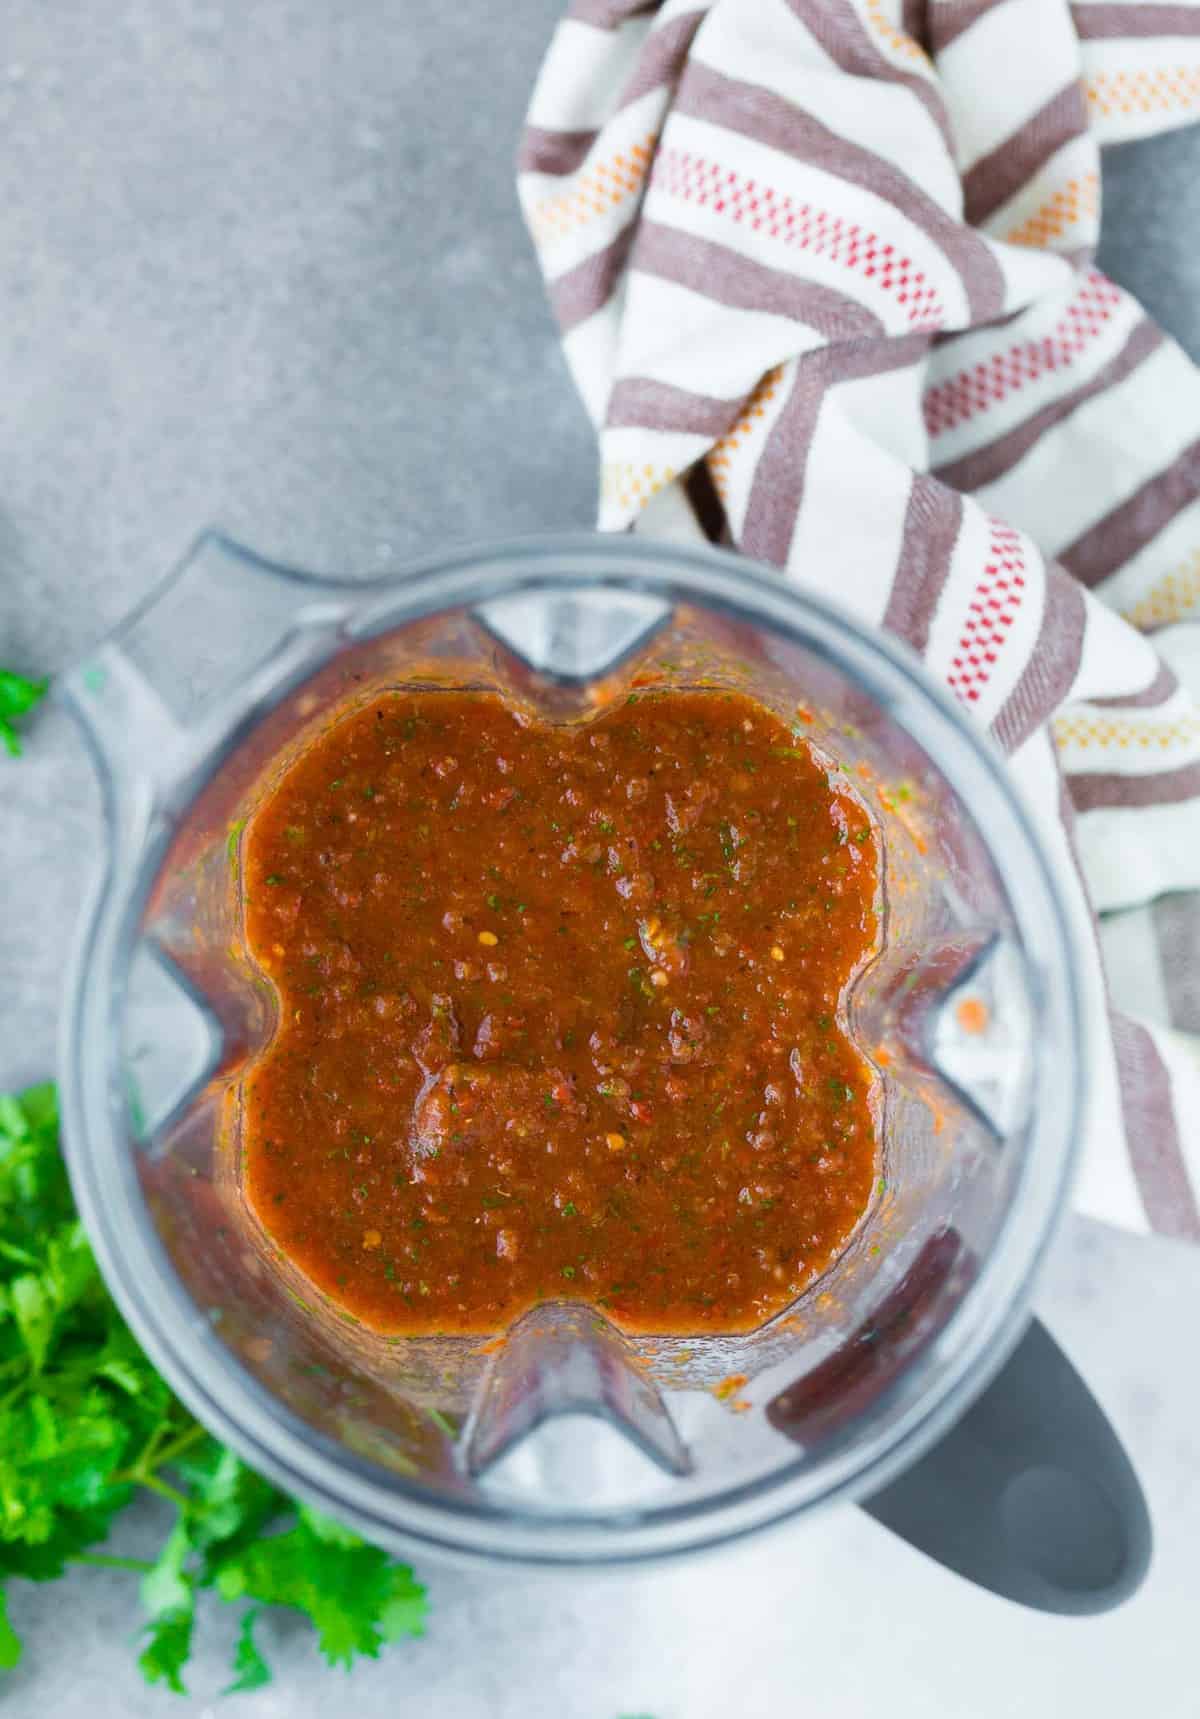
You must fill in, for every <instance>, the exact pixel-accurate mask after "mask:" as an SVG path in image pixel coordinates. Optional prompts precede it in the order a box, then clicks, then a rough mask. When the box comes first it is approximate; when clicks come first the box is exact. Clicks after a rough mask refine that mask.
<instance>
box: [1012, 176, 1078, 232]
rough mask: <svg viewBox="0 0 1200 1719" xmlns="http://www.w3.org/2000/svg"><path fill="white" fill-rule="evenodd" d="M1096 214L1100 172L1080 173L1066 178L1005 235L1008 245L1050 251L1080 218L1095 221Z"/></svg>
mask: <svg viewBox="0 0 1200 1719" xmlns="http://www.w3.org/2000/svg"><path fill="white" fill-rule="evenodd" d="M1099 213H1100V175H1099V174H1098V173H1083V174H1080V176H1079V177H1078V178H1077V179H1068V181H1067V183H1066V184H1065V185H1064V186H1062V188H1061V189H1060V190H1058V191H1056V192H1055V193H1054V195H1053V197H1050V198H1048V199H1047V201H1046V202H1045V203H1043V204H1042V206H1041V208H1040V209H1038V210H1037V211H1036V212H1035V213H1034V214H1032V215H1030V216H1029V217H1028V219H1026V220H1024V221H1022V222H1021V224H1020V226H1019V227H1014V228H1013V230H1012V232H1011V233H1006V234H1005V235H1004V237H1005V239H1006V240H1007V242H1008V243H1009V244H1010V245H1027V246H1029V247H1031V248H1032V249H1035V250H1053V249H1054V245H1055V243H1056V241H1057V240H1059V239H1065V238H1066V237H1067V236H1068V234H1070V232H1071V229H1072V228H1073V227H1076V226H1078V224H1079V222H1080V221H1084V220H1087V221H1094V220H1095V219H1096V217H1097V216H1098V215H1099Z"/></svg>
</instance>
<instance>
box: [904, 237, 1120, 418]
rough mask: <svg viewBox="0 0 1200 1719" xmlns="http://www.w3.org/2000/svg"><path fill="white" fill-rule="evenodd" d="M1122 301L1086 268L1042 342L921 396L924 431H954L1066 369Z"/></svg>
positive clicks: (978, 366)
mask: <svg viewBox="0 0 1200 1719" xmlns="http://www.w3.org/2000/svg"><path fill="white" fill-rule="evenodd" d="M1120 302H1121V293H1120V290H1119V288H1117V287H1115V286H1113V284H1112V282H1111V281H1106V280H1105V278H1104V276H1103V275H1102V274H1098V273H1097V271H1096V270H1095V269H1090V270H1089V271H1088V272H1087V274H1085V275H1084V277H1083V282H1082V285H1081V286H1080V289H1079V291H1078V292H1077V293H1076V295H1075V297H1074V298H1073V299H1072V300H1071V302H1070V304H1069V305H1068V306H1067V308H1066V310H1065V312H1064V313H1063V315H1062V317H1061V318H1060V320H1059V321H1058V322H1057V323H1056V324H1055V326H1054V328H1053V329H1052V330H1051V331H1050V333H1049V334H1047V335H1046V336H1045V337H1044V338H1043V339H1041V340H1026V341H1022V342H1020V344H1018V345H1016V346H1010V347H1009V349H1008V351H1007V352H997V353H995V354H994V355H993V356H992V357H991V358H988V359H984V360H981V361H980V362H979V363H978V364H974V365H972V366H971V368H970V369H969V370H960V371H959V373H958V375H957V376H948V377H947V378H946V380H945V381H944V382H939V383H937V384H936V385H935V386H934V387H932V388H931V389H930V390H929V392H928V393H927V394H926V396H925V400H924V411H925V428H926V429H927V430H928V431H929V434H930V435H931V436H944V435H945V434H946V432H947V431H948V430H956V429H957V428H958V426H959V425H960V424H964V423H966V421H967V419H968V418H973V417H975V416H976V414H977V413H979V412H986V411H987V409H988V407H989V406H995V405H997V404H998V403H999V402H1000V401H1001V400H1006V399H1007V398H1008V396H1009V395H1010V394H1013V393H1015V392H1016V391H1017V390H1018V389H1020V388H1024V387H1025V385H1026V384H1027V383H1029V382H1036V381H1037V380H1038V379H1039V378H1040V377H1042V376H1045V375H1046V374H1047V372H1049V371H1055V370H1065V369H1066V368H1067V367H1068V366H1069V365H1071V364H1073V363H1074V362H1075V360H1076V359H1077V358H1078V357H1079V355H1080V353H1082V352H1086V350H1087V348H1088V347H1089V346H1090V345H1091V343H1092V341H1093V340H1095V339H1096V337H1097V335H1098V334H1100V333H1101V332H1102V330H1103V329H1104V327H1105V324H1106V323H1108V322H1109V321H1111V319H1112V315H1113V312H1114V311H1115V310H1116V308H1117V306H1118V305H1119V304H1120Z"/></svg>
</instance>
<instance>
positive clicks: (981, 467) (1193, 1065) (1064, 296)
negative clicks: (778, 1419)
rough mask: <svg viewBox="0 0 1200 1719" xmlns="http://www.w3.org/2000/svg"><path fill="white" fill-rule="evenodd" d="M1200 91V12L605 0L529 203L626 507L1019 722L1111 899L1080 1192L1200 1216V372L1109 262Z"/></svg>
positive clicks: (1062, 833) (970, 2) (585, 16)
mask: <svg viewBox="0 0 1200 1719" xmlns="http://www.w3.org/2000/svg"><path fill="white" fill-rule="evenodd" d="M1193 117H1200V0H1171V3H1159V0H1086V3H1082V4H1079V5H1076V6H1073V7H1072V6H1068V4H1067V3H1066V0H574V4H572V6H571V7H570V11H569V14H568V16H567V18H566V20H565V21H564V22H563V23H562V24H561V25H560V26H559V29H558V31H557V33H556V35H555V36H554V39H553V41H552V43H551V46H550V49H549V53H548V55H547V58H546V62H545V64H544V66H543V69H542V72H541V75H540V78H539V80H538V84H537V88H536V90H535V93H534V96H533V101H532V106H531V110H530V113H529V120H528V126H527V130H526V133H525V138H524V142H523V145H522V149H521V158H520V194H521V201H522V206H523V209H524V211H525V215H526V218H527V220H528V224H529V227H530V230H531V232H532V234H533V238H534V242H535V244H536V246H537V249H538V253H539V257H540V260H541V264H542V268H543V272H544V274H545V277H546V280H547V283H548V288H549V293H550V297H551V300H552V303H553V306H554V309H555V312H556V314H557V316H558V319H559V322H560V324H561V327H562V331H563V344H564V348H565V351H566V355H567V358H568V360H569V362H570V365H571V369H572V371H573V373H574V375H575V379H576V381H577V383H578V386H579V388H580V391H581V393H582V395H583V398H584V401H585V403H586V406H587V408H588V411H589V412H590V414H591V416H592V419H593V421H594V423H595V425H596V428H597V431H598V434H599V438H600V447H601V454H602V478H601V492H602V499H601V504H600V525H601V527H602V528H605V529H609V530H622V529H627V528H629V527H636V528H637V529H644V530H648V531H651V532H659V533H663V534H668V535H669V534H678V533H681V532H682V533H688V532H690V533H692V534H695V533H696V532H698V531H699V530H700V529H701V525H700V522H703V528H704V530H705V531H706V532H707V534H708V535H709V536H715V537H719V538H720V539H721V540H723V541H725V542H727V543H731V544H733V545H734V546H736V547H737V548H739V549H741V550H744V551H745V552H746V554H748V555H752V556H755V557H757V558H758V559H760V560H764V561H769V562H774V563H775V564H776V565H777V566H779V567H780V568H781V569H783V570H784V571H785V572H786V573H787V575H788V576H789V577H791V578H794V579H795V580H796V582H797V583H798V584H801V585H809V586H811V587H812V588H814V589H819V590H824V591H827V592H829V593H830V594H831V595H832V596H834V597H836V598H837V599H838V600H839V601H841V602H842V603H844V604H848V605H849V606H851V607H852V608H853V609H854V610H855V611H856V612H857V613H858V615H859V616H860V617H862V618H865V619H866V620H868V621H869V622H871V623H873V624H875V625H879V626H882V627H886V628H889V629H891V630H892V631H894V632H896V633H898V634H900V635H901V636H903V637H904V638H905V639H907V640H908V642H909V643H910V644H911V645H912V646H913V647H914V648H915V649H916V650H917V651H918V652H919V653H920V654H921V655H922V656H923V657H924V659H925V662H926V664H927V665H928V667H929V668H930V669H931V670H932V672H933V673H934V674H935V675H936V676H938V677H939V678H940V679H942V680H943V681H945V682H946V683H948V684H949V686H950V687H951V688H952V689H953V691H954V692H955V694H956V695H957V696H958V698H959V699H961V700H962V702H963V703H964V705H965V706H966V707H967V708H968V709H969V710H970V711H971V712H972V714H973V715H974V716H975V717H976V718H977V720H978V721H980V722H981V723H983V724H985V725H986V726H987V727H988V728H989V729H990V731H991V733H992V734H993V735H994V737H995V738H996V740H997V741H998V742H999V743H1000V745H1001V746H1002V747H1004V749H1005V750H1006V751H1007V753H1008V754H1009V757H1010V763H1011V768H1012V770H1013V772H1014V774H1015V775H1016V776H1017V777H1018V778H1019V780H1020V782H1021V784H1022V785H1023V787H1024V788H1025V790H1026V794H1027V796H1028V798H1029V800H1030V802H1031V804H1032V805H1033V808H1034V811H1035V815H1036V816H1038V817H1039V819H1040V821H1041V826H1042V829H1043V832H1044V835H1045V837H1046V840H1047V843H1048V845H1049V847H1050V850H1051V852H1052V854H1053V855H1054V856H1055V859H1056V863H1057V864H1058V866H1059V869H1060V873H1061V876H1062V879H1063V883H1064V889H1065V891H1066V892H1067V893H1068V895H1069V899H1070V904H1071V911H1072V912H1074V913H1077V914H1078V915H1080V916H1086V918H1087V921H1088V924H1089V927H1092V926H1095V925H1096V920H1095V918H1094V914H1097V913H1098V914H1101V915H1103V916H1104V917H1103V918H1102V919H1101V920H1100V921H1099V930H1098V937H1097V936H1093V935H1092V934H1091V931H1090V930H1089V935H1088V939H1087V944H1088V948H1089V953H1090V959H1091V961H1092V970H1091V972H1090V974H1089V980H1090V985H1089V999H1090V1001H1089V1006H1090V1008H1091V1010H1092V1013H1093V1016H1094V1021H1093V1024H1094V1026H1095V1028H1096V1031H1095V1034H1094V1037H1095V1040H1096V1043H1097V1045H1098V1046H1099V1054H1098V1058H1097V1064H1096V1068H1095V1072H1094V1076H1093V1093H1092V1097H1093V1104H1092V1120H1091V1122H1090V1124H1089V1132H1088V1139H1087V1141H1086V1142H1085V1151H1084V1164H1083V1170H1082V1174H1081V1178H1080V1183H1079V1187H1078V1199H1079V1203H1080V1204H1081V1206H1082V1207H1083V1208H1084V1209H1086V1210H1088V1211H1089V1212H1091V1213H1093V1214H1094V1215H1097V1216H1101V1217H1105V1218H1109V1219H1112V1220H1114V1221H1116V1222H1119V1223H1125V1224H1128V1225H1131V1226H1135V1227H1140V1228H1146V1227H1149V1228H1153V1229H1155V1230H1158V1231H1160V1232H1162V1233H1164V1234H1167V1235H1174V1236H1187V1237H1191V1238H1194V1239H1200V1197H1198V1190H1200V1036H1196V1035H1200V896H1193V895H1190V894H1185V893H1183V892H1185V891H1193V890H1196V889H1197V888H1200V714H1198V709H1197V706H1198V704H1200V373H1198V372H1197V371H1196V370H1195V369H1194V368H1193V366H1192V365H1191V363H1190V362H1189V361H1188V359H1187V358H1186V357H1185V356H1184V354H1183V353H1182V352H1181V351H1180V349H1179V348H1178V347H1177V346H1176V345H1175V344H1174V343H1173V342H1172V341H1171V340H1169V339H1167V338H1166V337H1165V336H1164V335H1163V334H1162V333H1161V332H1160V331H1159V330H1158V329H1157V328H1156V327H1155V326H1154V325H1153V324H1152V323H1151V322H1150V321H1149V320H1148V319H1147V318H1146V316H1145V315H1144V314H1143V313H1142V311H1141V309H1140V308H1139V306H1138V305H1137V304H1136V303H1135V302H1134V300H1133V299H1132V298H1130V297H1129V295H1128V294H1127V293H1125V292H1123V291H1122V290H1121V289H1120V288H1119V287H1117V286H1114V285H1113V283H1112V282H1111V281H1109V280H1107V279H1106V278H1105V277H1104V276H1103V275H1102V274H1101V273H1100V272H1099V271H1098V270H1097V269H1096V268H1094V267H1093V265H1092V262H1091V258H1092V254H1093V250H1094V247H1095V244H1096V239H1097V234H1098V230H1099V220H1100V181H1099V146H1100V144H1101V143H1102V142H1105V141H1112V140H1117V139H1126V138H1129V137H1134V136H1139V135H1145V134H1148V133H1150V132H1154V131H1159V130H1163V129H1167V128H1169V127H1171V126H1175V125H1178V124H1182V123H1185V122H1186V121H1187V120H1188V119H1189V118H1193ZM1114 1003H1115V1004H1116V1005H1118V1006H1119V1008H1120V1010H1121V1011H1126V1010H1127V1011H1129V1012H1128V1013H1126V1012H1117V1008H1116V1007H1114V1006H1113V1004H1114Z"/></svg>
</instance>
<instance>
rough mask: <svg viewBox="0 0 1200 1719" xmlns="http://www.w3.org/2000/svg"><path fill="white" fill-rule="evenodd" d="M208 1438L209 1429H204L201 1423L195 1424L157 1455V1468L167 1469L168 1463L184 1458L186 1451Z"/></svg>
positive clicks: (155, 1459) (155, 1462)
mask: <svg viewBox="0 0 1200 1719" xmlns="http://www.w3.org/2000/svg"><path fill="white" fill-rule="evenodd" d="M207 1437H208V1428H207V1427H202V1426H201V1425H200V1423H199V1421H196V1422H194V1423H193V1424H192V1425H191V1426H190V1427H188V1429H187V1431H186V1432H181V1433H180V1434H179V1437H178V1438H175V1439H172V1440H171V1442H170V1444H168V1445H164V1446H163V1448H162V1450H160V1451H157V1452H156V1453H155V1457H154V1466H155V1468H156V1469H158V1468H165V1467H166V1466H167V1464H168V1463H171V1462H174V1461H175V1459H176V1458H177V1457H180V1456H182V1455H183V1453H184V1451H185V1450H189V1449H190V1448H191V1446H192V1445H194V1444H199V1442H200V1440H201V1439H204V1438H207Z"/></svg>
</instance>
